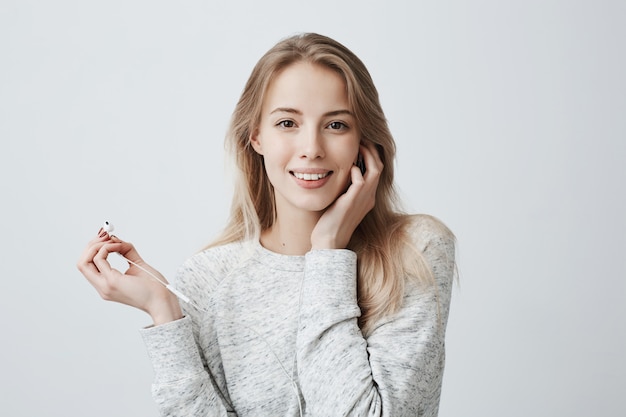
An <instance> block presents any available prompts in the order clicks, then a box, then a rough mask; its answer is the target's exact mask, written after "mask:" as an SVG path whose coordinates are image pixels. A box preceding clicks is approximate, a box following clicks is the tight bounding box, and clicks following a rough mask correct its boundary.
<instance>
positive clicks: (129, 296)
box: [77, 229, 183, 325]
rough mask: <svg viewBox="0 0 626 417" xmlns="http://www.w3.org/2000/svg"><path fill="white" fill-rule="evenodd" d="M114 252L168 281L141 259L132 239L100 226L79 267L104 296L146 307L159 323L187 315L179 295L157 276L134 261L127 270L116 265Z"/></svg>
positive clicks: (142, 308)
mask: <svg viewBox="0 0 626 417" xmlns="http://www.w3.org/2000/svg"><path fill="white" fill-rule="evenodd" d="M114 252H117V253H119V254H121V255H122V256H123V257H124V258H126V259H128V260H129V261H132V262H134V263H136V264H138V265H140V266H141V267H142V268H145V269H146V270H148V271H150V272H151V273H153V274H155V275H156V276H158V277H159V278H160V279H161V280H162V281H163V282H167V281H166V280H165V278H163V276H162V275H161V274H160V273H159V272H158V271H157V270H155V269H153V268H152V267H151V266H150V265H148V264H146V263H145V262H144V260H143V259H141V257H140V256H139V253H138V252H137V250H136V249H135V247H134V246H133V245H132V244H131V243H128V242H124V241H122V240H120V239H118V238H117V237H115V236H109V234H108V233H107V232H105V231H103V230H102V229H100V231H99V232H98V236H97V237H96V238H95V239H93V240H92V241H90V242H89V243H88V244H87V247H86V248H85V250H84V251H83V253H82V255H81V257H80V259H79V260H78V263H77V267H78V270H79V271H80V272H81V273H82V274H83V275H84V276H85V278H87V280H88V281H89V283H90V284H91V285H93V286H94V288H95V289H96V291H98V293H99V294H100V296H101V297H102V298H103V299H104V300H107V301H116V302H118V303H122V304H126V305H129V306H132V307H136V308H138V309H140V310H143V311H145V312H146V313H148V314H149V315H150V316H151V317H152V320H154V324H155V325H159V324H164V323H168V322H170V321H174V320H178V319H180V318H181V317H182V316H183V315H182V312H181V309H180V304H179V302H178V298H177V297H176V296H175V295H174V294H172V293H171V292H170V291H169V290H168V289H167V288H165V286H164V285H162V284H161V283H159V282H158V281H157V280H155V279H154V277H152V276H150V275H149V274H148V273H146V272H145V271H142V270H141V269H140V268H138V267H137V266H135V265H133V264H131V263H129V267H128V269H127V270H126V271H125V272H124V273H122V272H120V271H118V270H117V269H114V268H112V267H111V264H110V263H109V261H108V260H107V257H108V256H109V254H110V253H114Z"/></svg>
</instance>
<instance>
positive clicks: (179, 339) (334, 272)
mask: <svg viewBox="0 0 626 417" xmlns="http://www.w3.org/2000/svg"><path fill="white" fill-rule="evenodd" d="M418 219H419V220H418V221H417V223H416V227H415V228H414V229H413V230H414V238H415V244H416V246H417V248H418V249H420V250H422V252H423V254H424V255H425V258H426V260H427V261H428V263H429V265H430V267H431V269H432V271H433V273H434V275H435V279H436V282H437V284H438V285H437V286H436V287H434V288H430V289H428V288H424V287H423V286H418V285H416V284H413V283H412V282H411V281H409V284H408V285H407V286H406V291H405V295H404V299H403V306H402V308H401V310H400V311H399V312H398V313H396V314H394V315H393V316H391V317H387V318H385V319H383V320H381V321H380V322H379V323H376V325H375V326H374V330H373V331H371V333H370V334H369V336H368V337H367V338H365V337H364V336H363V334H362V333H361V330H360V329H359V326H358V324H357V318H358V317H359V315H360V309H359V306H358V304H357V291H356V262H357V259H356V255H355V253H354V252H352V251H349V250H315V251H311V252H309V253H307V254H306V255H305V256H286V255H280V254H277V253H274V252H270V251H268V250H267V249H265V248H263V247H262V246H261V245H260V244H259V243H258V242H239V243H232V244H228V245H224V246H220V247H214V248H211V249H207V250H205V251H203V252H201V253H199V254H197V255H195V256H194V257H192V258H191V259H189V260H188V261H187V262H186V263H185V264H184V265H183V266H182V267H181V269H180V271H179V274H178V277H177V280H176V282H175V284H176V287H177V288H178V289H180V290H181V291H182V292H183V293H185V294H186V295H187V296H189V297H190V298H191V300H192V303H191V304H190V305H183V307H184V310H185V311H184V312H185V317H184V318H183V319H180V320H177V321H174V322H171V323H167V324H164V325H160V326H156V327H150V328H146V329H143V330H141V333H142V336H143V338H144V341H145V344H146V346H147V348H148V352H149V355H150V358H151V360H152V363H153V366H154V370H155V373H156V378H155V381H154V384H153V396H154V398H155V400H156V402H157V405H158V408H159V410H160V412H161V414H162V415H163V416H185V417H190V416H198V417H199V416H203V417H208V416H239V417H246V416H253V417H262V416H268V417H269V416H271V417H283V416H289V417H296V416H299V415H300V411H299V410H300V407H301V408H302V410H303V412H304V415H306V416H390V417H391V416H393V417H402V416H436V415H437V412H438V406H439V396H440V391H441V381H442V374H443V368H444V333H445V326H446V321H447V317H448V310H449V303H450V292H451V287H452V278H453V275H454V241H453V238H452V237H448V236H443V235H442V234H440V233H439V232H438V231H437V230H439V229H438V228H437V227H436V226H434V224H433V223H432V222H433V221H432V220H430V218H428V217H418Z"/></svg>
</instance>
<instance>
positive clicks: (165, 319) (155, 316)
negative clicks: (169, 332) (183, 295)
mask: <svg viewBox="0 0 626 417" xmlns="http://www.w3.org/2000/svg"><path fill="white" fill-rule="evenodd" d="M147 313H148V314H149V315H150V317H152V321H153V323H154V325H155V326H158V325H160V324H165V323H169V322H172V321H175V320H180V319H181V318H183V312H182V309H181V308H180V303H179V302H178V297H176V296H175V295H174V294H171V293H170V292H169V291H168V293H167V294H165V297H163V298H162V299H159V300H157V301H155V303H154V304H153V305H152V306H151V307H150V308H149V309H148V311H147Z"/></svg>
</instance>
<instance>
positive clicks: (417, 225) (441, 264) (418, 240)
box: [406, 214, 456, 286]
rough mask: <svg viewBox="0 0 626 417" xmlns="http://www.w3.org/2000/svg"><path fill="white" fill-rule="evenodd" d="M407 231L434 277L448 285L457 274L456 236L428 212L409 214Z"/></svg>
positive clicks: (440, 283) (440, 282) (442, 283)
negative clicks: (427, 213)
mask: <svg viewBox="0 0 626 417" xmlns="http://www.w3.org/2000/svg"><path fill="white" fill-rule="evenodd" d="M408 220H409V222H408V225H407V229H406V230H407V232H408V235H409V237H410V239H411V244H412V245H413V247H414V248H415V249H417V250H418V251H419V252H420V253H421V256H422V257H423V260H424V261H425V263H426V264H427V267H428V269H429V270H430V272H431V273H432V275H433V278H435V280H436V281H437V282H438V283H439V285H444V286H448V285H450V284H451V282H452V280H453V277H454V275H455V274H456V261H455V257H456V256H455V253H456V238H455V237H454V234H453V233H452V231H450V229H449V228H448V227H447V226H446V225H445V224H444V223H443V222H441V220H439V219H437V218H436V217H433V216H430V215H426V214H415V215H410V216H408Z"/></svg>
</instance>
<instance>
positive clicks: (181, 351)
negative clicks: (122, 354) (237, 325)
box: [141, 317, 234, 417]
mask: <svg viewBox="0 0 626 417" xmlns="http://www.w3.org/2000/svg"><path fill="white" fill-rule="evenodd" d="M141 334H142V336H143V339H144V343H145V345H146V347H147V348H148V354H149V356H150V359H151V361H152V364H153V367H154V371H155V380H154V383H153V385H152V395H153V397H154V399H155V400H156V404H157V408H158V409H159V412H160V413H161V415H162V416H171V417H175V416H181V417H182V416H185V417H188V416H198V417H200V416H201V417H224V416H227V415H228V414H227V412H226V409H225V408H224V405H223V402H222V401H221V399H220V398H219V396H218V395H217V393H216V391H215V389H214V386H213V384H212V382H211V380H210V378H209V374H208V372H207V371H206V369H205V368H204V366H203V363H202V360H201V356H200V352H199V350H198V346H197V344H196V341H195V339H194V336H193V332H192V325H191V320H190V319H189V317H185V318H183V319H180V320H177V321H174V322H171V323H167V324H164V325H161V326H156V327H151V328H147V329H143V330H141ZM233 415H234V414H233Z"/></svg>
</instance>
